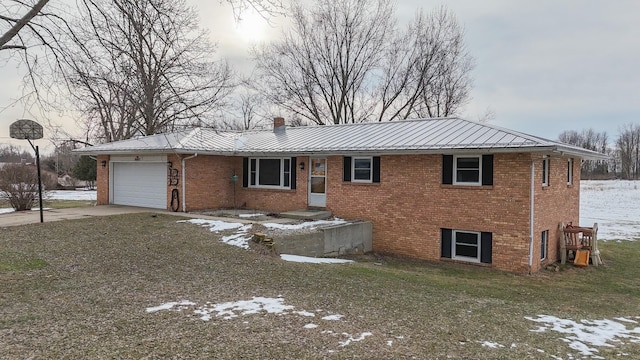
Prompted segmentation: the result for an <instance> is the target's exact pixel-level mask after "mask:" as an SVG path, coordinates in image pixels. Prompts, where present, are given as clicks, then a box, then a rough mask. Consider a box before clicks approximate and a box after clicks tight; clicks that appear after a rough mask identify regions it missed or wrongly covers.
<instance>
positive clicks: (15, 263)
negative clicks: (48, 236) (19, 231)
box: [0, 248, 48, 272]
mask: <svg viewBox="0 0 640 360" xmlns="http://www.w3.org/2000/svg"><path fill="white" fill-rule="evenodd" d="M47 265H48V264H47V262H46V261H44V260H42V259H37V258H32V257H29V256H25V255H24V254H21V253H18V252H15V251H11V250H6V249H2V248H0V272H9V271H29V270H37V269H41V268H43V267H45V266H47Z"/></svg>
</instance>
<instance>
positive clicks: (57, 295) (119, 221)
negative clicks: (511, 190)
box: [0, 214, 640, 359]
mask: <svg viewBox="0 0 640 360" xmlns="http://www.w3.org/2000/svg"><path fill="white" fill-rule="evenodd" d="M219 237H220V235H217V234H214V233H211V232H209V231H208V230H207V229H204V228H201V227H199V226H195V225H191V224H185V223H176V218H175V217H173V216H168V215H159V216H157V217H151V216H150V214H133V215H125V216H114V217H100V218H92V219H83V220H73V221H61V222H52V223H45V224H41V225H38V226H21V227H11V228H7V229H3V230H2V232H1V233H0V264H13V265H11V268H9V269H5V270H0V284H1V285H2V291H0V309H2V316H0V334H3V336H0V348H1V349H3V356H5V357H7V358H31V357H32V358H36V359H40V358H42V359H44V358H87V357H91V358H114V357H115V358H142V357H149V358H216V359H240V358H244V359H256V358H258V359H323V358H337V359H354V358H355V359H394V358H400V359H404V358H407V359H411V358H416V359H425V358H428V359H445V358H453V359H551V358H552V357H551V355H553V356H557V357H561V358H567V354H572V355H573V357H574V358H581V356H580V354H579V353H578V352H577V351H575V350H572V349H571V348H569V347H568V344H566V343H565V342H564V341H562V340H560V339H561V338H562V337H563V336H567V335H562V334H559V333H556V332H552V331H546V332H542V333H537V332H531V330H533V329H536V328H537V327H538V326H539V325H540V324H538V323H535V322H532V321H530V320H527V319H525V316H529V317H536V316H537V315H540V314H546V315H552V316H557V317H560V318H565V319H573V320H575V321H580V320H598V319H613V318H616V317H628V318H634V317H636V316H640V308H639V306H638V298H640V279H639V277H638V276H637V272H638V265H637V259H638V258H639V257H640V243H636V242H620V243H618V242H606V243H601V252H602V258H603V260H604V261H605V265H604V266H602V267H588V268H584V269H582V268H574V267H573V266H570V265H566V266H563V267H562V269H561V271H560V272H548V271H542V272H540V273H537V274H534V275H525V274H511V273H506V272H500V271H495V270H491V269H487V268H481V267H474V266H461V265H456V264H446V263H429V262H422V261H415V260H407V259H399V258H393V257H379V256H376V255H370V256H366V257H362V258H360V259H359V261H358V262H357V263H354V264H348V265H316V264H300V263H289V262H284V261H281V260H280V259H278V258H275V257H271V256H266V255H260V254H259V253H257V252H252V251H246V250H242V249H240V248H237V247H233V246H229V245H225V244H222V243H220V242H219V241H218V240H219ZM34 259H40V260H37V262H36V263H33V261H34ZM16 264H18V265H16ZM19 264H32V265H19ZM47 264H48V265H47ZM36 265H38V266H36ZM30 266H31V267H30ZM254 296H256V297H260V296H263V297H278V296H282V298H283V299H284V301H285V304H287V305H291V306H294V307H295V310H306V311H310V312H313V313H315V314H316V316H315V317H312V318H308V317H304V316H299V315H286V316H277V315H270V314H257V315H246V316H239V317H238V318H234V319H230V320H223V319H220V318H214V319H212V320H211V321H209V322H205V321H202V320H199V318H198V316H196V315H194V314H193V312H192V310H193V309H191V310H183V311H180V312H178V311H160V312H157V313H153V314H148V313H146V312H145V309H146V308H147V307H151V306H157V305H160V304H162V303H166V302H170V301H180V300H185V299H186V300H191V301H193V302H196V303H197V304H198V305H204V304H206V303H207V302H211V303H221V302H228V301H238V300H248V299H251V298H252V297H254ZM331 313H333V314H336V313H337V314H342V315H344V318H343V319H342V320H341V321H325V320H322V319H321V318H320V317H321V316H324V315H326V314H331ZM308 323H314V324H316V325H318V328H316V329H305V328H304V325H306V324H308ZM625 325H628V328H632V327H634V326H637V324H625ZM363 332H371V333H372V334H373V335H372V336H370V337H367V338H366V339H365V340H363V341H360V342H352V343H351V344H349V345H348V346H340V341H344V340H345V339H346V338H347V336H346V335H343V333H348V334H350V335H351V336H353V337H358V336H359V335H360V334H362V333H363ZM389 341H391V342H392V345H391V346H390V345H388V342H389ZM483 341H491V342H496V343H499V344H502V345H504V346H505V347H504V348H499V349H489V348H487V347H483V346H482V342H483ZM612 345H614V347H600V348H598V350H599V351H600V353H599V355H600V356H603V357H604V358H629V359H634V358H640V344H639V343H633V342H631V341H628V340H627V339H622V342H621V343H615V344H612ZM539 350H543V351H544V353H541V352H540V351H539ZM621 354H627V355H621Z"/></svg>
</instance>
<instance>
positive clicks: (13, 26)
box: [0, 0, 49, 51]
mask: <svg viewBox="0 0 640 360" xmlns="http://www.w3.org/2000/svg"><path fill="white" fill-rule="evenodd" d="M48 2H49V0H38V1H36V2H32V3H28V2H22V1H18V0H9V1H7V2H3V4H2V5H0V6H2V11H3V13H0V23H2V24H3V26H2V27H0V29H3V33H2V35H0V51H2V50H11V49H22V50H26V49H27V44H26V43H25V39H24V37H23V36H20V31H22V29H24V28H25V27H26V28H27V29H29V30H30V31H31V32H32V34H34V35H38V34H39V33H40V32H39V31H38V30H37V28H36V27H37V25H34V24H32V23H31V20H33V18H34V17H36V16H37V15H38V14H39V13H40V11H42V9H43V8H44V6H45V5H46V4H47V3H48ZM14 39H17V41H16V42H14V43H11V41H12V40H14Z"/></svg>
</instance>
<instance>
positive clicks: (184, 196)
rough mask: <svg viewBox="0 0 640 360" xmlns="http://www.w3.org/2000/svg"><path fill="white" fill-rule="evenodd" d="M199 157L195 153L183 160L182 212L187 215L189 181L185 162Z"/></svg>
mask: <svg viewBox="0 0 640 360" xmlns="http://www.w3.org/2000/svg"><path fill="white" fill-rule="evenodd" d="M196 156H198V153H195V154H193V155H191V156H189V157H186V158H183V159H182V212H184V213H186V212H187V203H186V201H187V194H186V191H187V185H186V179H187V169H186V167H185V162H186V161H187V160H189V159H193V158H194V157H196Z"/></svg>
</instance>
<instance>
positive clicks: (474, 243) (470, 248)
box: [451, 230, 480, 262]
mask: <svg viewBox="0 0 640 360" xmlns="http://www.w3.org/2000/svg"><path fill="white" fill-rule="evenodd" d="M452 240H453V244H452V246H453V248H452V249H451V250H452V255H453V256H452V258H453V259H458V260H466V261H478V262H479V261H480V233H479V232H475V231H458V230H454V231H453V239H452Z"/></svg>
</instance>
